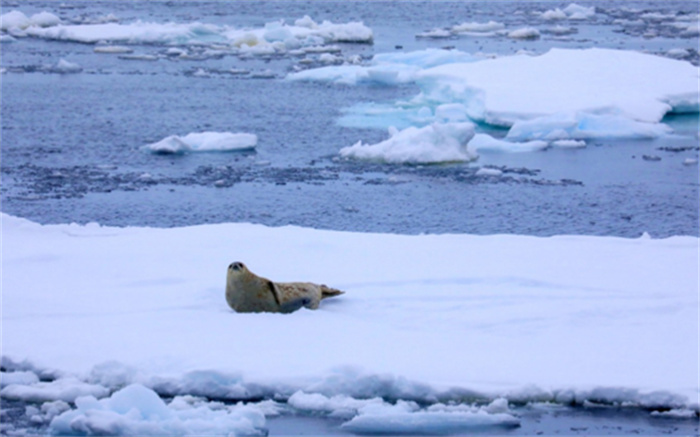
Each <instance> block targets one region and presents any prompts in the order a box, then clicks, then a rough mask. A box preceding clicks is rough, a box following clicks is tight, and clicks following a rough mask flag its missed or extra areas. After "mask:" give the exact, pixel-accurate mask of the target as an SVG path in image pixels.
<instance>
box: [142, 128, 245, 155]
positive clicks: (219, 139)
mask: <svg viewBox="0 0 700 437" xmlns="http://www.w3.org/2000/svg"><path fill="white" fill-rule="evenodd" d="M257 143H258V137H257V135H254V134H248V133H232V132H196V133H190V134H187V135H185V136H182V137H181V136H178V135H170V136H169V137H166V138H163V139H162V140H160V141H158V142H156V143H151V144H147V145H145V146H143V148H144V149H145V150H148V151H150V152H153V153H166V154H170V153H186V152H231V151H240V150H251V149H254V148H255V146H256V145H257Z"/></svg>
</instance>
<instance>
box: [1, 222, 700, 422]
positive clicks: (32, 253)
mask: <svg viewBox="0 0 700 437" xmlns="http://www.w3.org/2000/svg"><path fill="white" fill-rule="evenodd" d="M0 217H1V219H2V236H3V258H2V268H3V284H2V285H3V313H2V323H3V330H2V344H3V347H2V354H3V355H2V360H3V367H4V368H5V369H6V370H7V372H9V373H11V372H13V371H22V372H25V373H22V374H19V375H18V376H17V377H16V378H14V380H13V381H12V382H13V383H11V384H9V385H6V386H4V387H3V388H2V395H3V396H7V397H13V398H17V399H27V400H28V399H33V400H35V401H39V400H45V401H56V400H63V401H66V402H72V401H74V400H76V401H77V402H78V404H79V405H78V407H77V409H72V410H71V411H68V412H65V413H63V414H70V415H71V416H70V417H72V418H73V419H75V418H76V417H82V419H80V420H78V421H77V422H76V421H75V420H73V419H71V420H70V423H83V424H84V425H85V427H87V428H85V429H97V428H99V427H100V426H102V425H104V426H108V429H109V430H110V432H111V430H114V429H113V428H111V427H112V426H117V425H119V424H121V425H119V426H125V427H126V428H119V429H126V430H136V431H135V433H137V434H141V433H149V432H150V431H147V430H146V428H142V427H141V426H142V425H143V424H142V423H141V421H142V420H145V419H143V418H144V417H150V416H149V415H148V414H145V413H144V411H146V410H148V411H151V409H153V411H156V412H158V413H157V414H158V415H159V416H158V417H159V419H157V420H156V419H153V420H154V421H155V422H156V423H155V425H157V427H156V428H153V429H155V431H153V432H152V433H155V434H157V433H161V434H162V433H163V432H164V431H163V430H166V431H167V430H171V429H175V428H169V427H170V426H171V423H175V425H172V426H180V425H182V421H186V420H187V419H186V418H185V417H183V416H182V415H180V413H178V412H173V411H171V410H173V408H174V406H173V405H172V404H168V405H167V407H165V406H164V405H162V404H161V403H159V402H157V401H156V399H155V398H154V397H153V396H152V394H151V392H153V393H158V394H162V395H168V396H207V397H209V398H214V399H246V398H250V397H266V398H268V399H270V398H273V397H275V396H281V397H282V398H285V397H287V398H289V397H291V396H292V395H294V394H295V393H297V392H299V391H303V393H304V394H306V395H309V396H310V395H316V394H317V395H322V396H323V397H318V396H317V397H316V398H315V400H314V399H310V398H309V397H308V396H307V397H306V398H304V395H302V394H299V395H297V396H296V401H300V402H302V403H303V402H306V404H307V405H311V406H312V407H313V404H314V402H315V403H316V405H320V407H316V408H326V410H327V411H331V412H333V411H337V413H336V414H338V415H341V416H342V415H344V416H343V417H344V418H350V420H349V421H348V425H347V426H348V427H352V428H353V429H356V430H361V429H362V430H368V431H367V432H370V433H375V432H381V430H382V429H385V428H382V427H383V426H388V425H386V424H387V423H388V422H387V421H388V420H389V419H388V418H391V417H394V418H398V419H397V420H400V422H402V423H413V424H414V425H415V427H414V428H412V430H413V432H416V433H419V431H423V430H426V429H432V428H430V427H431V426H436V425H435V424H436V423H446V422H444V420H446V417H447V416H445V413H446V412H450V411H448V410H445V409H443V410H444V411H437V410H429V409H427V408H421V409H415V406H413V407H411V408H409V410H406V411H398V410H388V408H390V406H389V405H388V404H387V405H384V404H382V403H381V402H383V401H381V402H380V401H379V400H377V401H375V403H377V405H374V407H373V406H372V403H371V402H369V403H368V401H363V399H364V400H368V399H372V398H377V397H380V398H383V399H401V400H404V401H406V403H410V402H411V401H417V402H423V403H428V404H432V405H437V404H438V403H445V402H449V401H450V400H453V399H465V398H481V399H485V400H486V402H488V401H489V400H490V401H493V400H496V399H498V398H501V397H502V398H504V399H506V400H507V401H509V402H523V401H525V402H527V401H529V400H534V401H541V402H548V401H549V402H562V403H570V402H577V403H583V402H585V401H594V402H597V403H611V404H617V405H622V404H624V405H638V406H644V407H651V408H657V407H658V408H680V409H694V410H697V409H698V405H697V399H698V380H697V368H698V293H697V290H698V261H699V260H698V243H699V241H698V239H697V238H696V237H682V236H679V237H672V238H667V239H652V238H649V236H648V235H645V236H643V237H641V238H638V239H625V238H613V237H586V236H558V237H550V238H540V237H527V236H515V235H492V236H473V235H419V236H404V235H391V234H362V233H346V232H336V231H321V230H313V229H305V228H298V227H292V226H285V227H281V228H268V227H264V226H260V225H251V224H217V225H200V226H191V227H183V228H171V229H151V228H136V227H127V228H112V227H102V226H99V225H97V224H88V225H85V226H79V225H75V224H72V225H44V226H42V225H38V224H36V223H32V222H29V221H27V220H24V219H20V218H16V217H12V216H8V215H5V214H3V215H2V216H0ZM280 249H282V250H280ZM234 260H242V261H244V262H246V263H247V265H248V266H249V268H250V269H251V270H252V271H254V272H256V273H258V274H260V275H263V276H266V277H269V278H271V279H273V280H277V281H294V280H302V281H313V282H317V283H325V284H328V285H331V286H333V287H337V288H340V289H342V290H345V291H346V294H345V295H343V296H341V297H336V298H334V299H329V300H327V301H324V302H323V304H322V305H321V307H320V308H319V309H318V310H317V311H311V310H305V309H304V310H300V311H298V312H295V313H293V314H288V315H281V314H238V313H235V312H233V311H232V310H230V309H229V308H228V306H227V305H226V302H225V299H224V284H225V273H226V266H227V265H228V264H229V263H230V262H231V261H234ZM40 369H52V370H51V372H52V373H51V372H49V374H53V375H56V376H55V378H56V379H55V380H54V381H50V382H37V378H34V377H32V376H31V375H30V374H29V373H26V372H34V373H36V374H38V373H37V372H40V371H41V370H40ZM43 374H45V373H43ZM5 377H6V376H5V374H3V378H5ZM133 384H139V385H141V386H143V387H140V388H129V387H130V386H132V385H133ZM125 387H126V389H128V391H127V392H119V391H117V390H120V389H123V388H125ZM86 396H87V397H86ZM132 396H133V397H134V399H136V398H138V399H142V400H143V401H144V402H147V403H148V405H146V406H145V407H144V408H143V409H142V408H141V407H138V408H139V409H140V410H139V411H140V412H138V411H137V412H135V413H130V412H124V411H120V410H119V407H117V406H116V405H118V404H119V403H120V402H121V401H120V400H119V399H122V398H126V399H132ZM337 396H340V397H337ZM94 398H101V399H103V400H99V401H96V400H95V399H94ZM149 398H150V400H148V399H149ZM350 398H353V399H350ZM81 399H82V400H81ZM129 402H131V401H129ZM122 405H123V404H122ZM324 405H325V406H324ZM391 405H394V404H391ZM407 405H408V404H407ZM409 406H410V405H409ZM365 407H367V408H370V407H371V408H374V410H371V411H375V412H376V414H374V415H372V414H370V412H371V411H370V410H362V409H363V408H365ZM462 407H463V408H467V407H469V408H472V407H473V406H462ZM462 407H460V408H462ZM353 408H354V410H353ZM377 408H378V409H379V410H381V409H382V408H383V409H384V410H383V412H382V411H379V410H378V409H377ZM392 408H393V407H392ZM436 408H437V407H436ZM474 408H476V407H474ZM166 409H167V411H166ZM207 409H208V410H211V411H212V412H206V414H214V413H216V411H218V410H216V408H214V407H213V406H211V405H210V406H209V407H207ZM208 410H207V411H208ZM349 410H350V411H349ZM348 411H349V412H348ZM363 411H364V412H363ZM438 412H439V413H440V414H437V413H438ZM464 413H469V414H467V415H466V416H465V415H463V416H464V417H461V416H460V417H455V419H454V420H455V422H454V423H455V427H460V426H467V425H469V424H470V423H475V422H474V421H476V422H478V421H479V420H481V419H482V417H481V415H482V414H483V413H482V412H479V411H477V410H474V411H472V410H469V409H467V410H465V411H464ZM486 413H489V414H506V415H507V414H508V413H507V411H503V409H502V408H500V409H499V408H495V407H494V408H492V409H491V410H490V411H486ZM114 414H118V415H121V416H124V417H121V418H120V417H116V416H114ZM202 414H205V413H202ZM217 414H218V413H217ZM221 414H222V415H221V416H217V417H218V418H217V419H215V420H214V421H215V422H216V421H218V420H222V421H229V420H241V421H245V420H249V421H252V423H254V424H255V423H258V422H255V420H253V419H251V417H253V418H254V417H255V415H254V414H253V413H251V414H253V415H252V416H251V415H249V414H248V413H245V414H244V413H241V414H238V413H236V412H234V411H228V412H227V413H226V414H227V416H224V415H223V414H224V413H221ZM411 414H415V415H411ZM231 415H232V416H231ZM381 415H384V419H386V420H384V421H383V422H382V419H381V418H379V416H381ZM407 415H411V416H410V417H408V416H407ZM450 417H452V416H450ZM499 417H500V416H499ZM59 418H60V416H59V417H57V418H55V419H54V420H55V421H57V422H52V423H53V426H55V427H57V428H56V429H63V430H65V428H63V426H64V425H65V424H66V423H68V421H60V420H59ZM246 418H247V419H246ZM500 419H503V420H505V422H508V421H509V420H511V419H509V418H508V417H500ZM500 419H499V418H498V417H487V418H485V419H484V420H485V421H487V422H489V423H490V422H491V421H495V422H494V423H500V424H503V423H504V422H503V421H502V420H500ZM92 420H98V421H100V422H99V423H93V422H91V421H92ZM102 420H105V421H106V422H103V421H102ZM353 420H354V422H353ZM450 420H451V419H450ZM161 422H163V423H161ZM105 423H106V425H105ZM115 423H116V424H117V425H114V424H115ZM178 423H179V424H180V425H177V424H178ZM241 423H243V422H241ZM246 423H248V422H246ZM382 423H384V425H382ZM155 425H154V426H155ZM66 426H67V425H66ZM182 426H183V428H177V429H185V430H186V429H195V430H198V431H196V432H194V433H199V432H204V431H199V428H193V427H194V426H195V425H194V423H191V424H189V425H182ZM241 426H243V425H241ZM245 426H247V425H245ZM424 426H426V427H429V428H423V427H424ZM96 427H97V428H96ZM164 427H165V428H164ZM254 427H255V426H254ZM148 429H151V428H148ZM236 429H238V428H236ZM241 429H243V428H241ZM167 432H170V431H167ZM178 432H179V431H178ZM426 432H428V431H426ZM431 432H432V431H431ZM84 433H87V431H85V432H84ZM124 433H128V432H127V431H124ZM182 433H183V434H185V433H186V432H185V431H183V432H182Z"/></svg>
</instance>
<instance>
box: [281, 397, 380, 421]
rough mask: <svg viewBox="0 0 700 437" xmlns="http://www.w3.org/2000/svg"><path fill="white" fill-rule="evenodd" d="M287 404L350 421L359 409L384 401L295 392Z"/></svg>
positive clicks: (376, 398)
mask: <svg viewBox="0 0 700 437" xmlns="http://www.w3.org/2000/svg"><path fill="white" fill-rule="evenodd" d="M287 403H288V404H289V405H290V406H292V407H294V408H296V409H298V410H303V411H307V412H308V411H312V412H320V413H326V414H328V415H329V416H331V417H336V418H347V419H350V418H352V417H353V416H355V415H356V414H357V412H358V410H360V409H361V408H364V407H366V406H368V405H381V404H383V403H384V401H383V400H382V399H381V398H378V397H375V398H370V399H356V398H353V397H350V396H346V395H335V396H332V397H328V396H324V395H322V394H320V393H305V392H303V391H297V392H295V393H294V394H293V395H292V396H290V397H289V399H288V400H287Z"/></svg>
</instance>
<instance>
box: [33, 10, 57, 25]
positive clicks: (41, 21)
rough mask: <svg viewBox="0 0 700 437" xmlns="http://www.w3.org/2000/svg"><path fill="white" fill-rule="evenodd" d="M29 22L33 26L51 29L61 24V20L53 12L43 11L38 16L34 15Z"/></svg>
mask: <svg viewBox="0 0 700 437" xmlns="http://www.w3.org/2000/svg"><path fill="white" fill-rule="evenodd" d="M29 22H30V23H31V25H32V26H39V27H51V26H56V25H58V24H60V23H61V19H60V18H58V17H57V16H55V15H54V14H52V13H51V12H46V11H43V12H39V13H38V14H34V15H32V16H31V18H30V19H29Z"/></svg>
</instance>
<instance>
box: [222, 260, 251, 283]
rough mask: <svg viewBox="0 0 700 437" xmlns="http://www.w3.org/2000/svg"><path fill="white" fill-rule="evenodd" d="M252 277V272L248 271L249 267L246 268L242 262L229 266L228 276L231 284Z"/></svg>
mask: <svg viewBox="0 0 700 437" xmlns="http://www.w3.org/2000/svg"><path fill="white" fill-rule="evenodd" d="M250 275H251V273H250V270H248V267H246V266H245V264H243V263H242V262H238V261H236V262H233V263H231V264H229V265H228V273H227V274H226V276H227V279H228V280H229V282H230V281H231V280H239V281H240V280H242V279H245V278H246V277H248V276H250Z"/></svg>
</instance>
